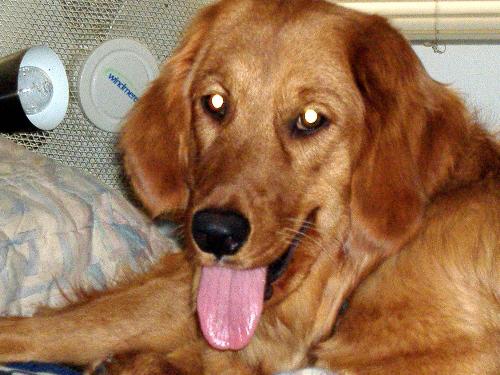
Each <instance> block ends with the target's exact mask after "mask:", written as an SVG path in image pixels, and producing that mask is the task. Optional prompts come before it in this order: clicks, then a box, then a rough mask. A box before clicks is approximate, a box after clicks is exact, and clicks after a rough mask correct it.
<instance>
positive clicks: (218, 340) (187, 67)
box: [0, 0, 500, 375]
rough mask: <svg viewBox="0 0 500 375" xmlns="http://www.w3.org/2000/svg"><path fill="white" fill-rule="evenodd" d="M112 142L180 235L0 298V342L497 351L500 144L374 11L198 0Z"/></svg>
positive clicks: (196, 353)
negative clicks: (91, 282) (112, 283)
mask: <svg viewBox="0 0 500 375" xmlns="http://www.w3.org/2000/svg"><path fill="white" fill-rule="evenodd" d="M120 147H121V150H122V151H123V159H124V165H125V168H126V171H127V173H128V175H129V176H130V180H131V185H132V186H133V188H134V190H135V192H136V193H137V196H138V197H139V199H140V200H141V202H142V203H143V205H144V207H145V209H146V210H147V211H148V212H149V213H150V214H151V216H153V217H156V216H159V215H162V214H165V213H170V214H171V215H174V216H175V217H178V218H183V220H184V223H185V225H184V233H185V247H186V251H185V252H183V253H181V254H173V255H165V256H164V257H163V258H162V259H161V260H160V261H159V262H158V264H156V265H155V267H154V268H153V269H152V270H151V271H149V272H148V273H146V274H145V275H143V276H138V277H134V278H132V279H131V280H128V281H124V282H123V283H122V284H120V285H118V286H117V287H115V288H112V289H111V290H108V291H105V292H96V293H92V294H91V295H90V296H88V297H87V298H85V299H83V300H82V301H80V302H79V303H76V304H71V305H69V306H68V307H66V308H63V309H61V310H56V311H48V312H43V313H41V314H40V315H37V316H36V317H33V318H9V319H7V318H5V319H1V320H0V360H1V361H25V360H41V361H57V362H66V363H75V364H81V365H85V364H92V363H99V362H100V361H103V362H102V363H101V364H100V365H98V366H94V367H95V368H96V369H97V370H96V373H103V372H105V373H108V374H149V375H152V374H187V375H191V374H192V375H194V374H210V375H212V374H213V375H221V374H231V375H236V374H237V375H250V374H266V375H267V374H272V373H274V372H278V371H289V370H294V369H299V368H301V367H305V366H317V367H322V368H326V369H330V370H332V371H336V372H337V373H339V374H416V373H418V374H498V373H500V352H499V350H500V302H499V299H500V272H499V267H500V256H499V236H500V179H499V170H500V168H499V167H500V153H499V144H498V141H496V140H495V139H494V138H493V137H492V136H489V135H488V134H487V133H486V132H485V131H484V130H482V129H481V127H480V126H479V125H478V124H477V122H476V121H475V119H474V118H473V116H471V115H470V114H469V112H467V110H466V109H465V108H464V105H463V104H462V101H461V100H460V99H459V98H458V97H457V96H456V95H455V94H454V93H453V92H452V91H451V90H450V89H448V88H447V87H445V86H443V85H441V84H439V83H437V82H435V81H433V80H432V79H431V78H430V77H429V76H428V75H427V73H426V72H425V71H424V69H423V67H422V65H421V64H420V62H419V60H418V59H417V57H416V56H415V54H414V52H413V51H412V49H411V47H410V46H409V45H408V43H407V41H406V40H405V39H404V38H403V37H402V36H401V35H400V34H399V33H398V32H397V31H395V30H394V29H393V28H392V27H391V26H389V24H388V23H387V22H386V20H384V19H383V18H381V17H378V16H371V15H365V14H361V13H358V12H354V11H349V10H346V9H344V8H341V7H339V6H336V5H333V4H330V3H327V2H325V1H321V0H317V1H310V0H294V1H278V0H260V1H259V0H254V1H250V0H225V1H220V2H218V3H216V4H214V5H211V6H209V7H207V8H206V9H204V10H203V11H202V12H201V13H200V15H199V16H198V17H197V18H196V19H195V20H194V22H193V23H192V25H191V27H190V28H189V29H188V31H187V32H186V35H185V37H184V39H183V41H182V43H181V44H180V46H179V48H178V50H177V51H176V52H175V54H174V55H173V56H172V57H171V58H170V59H169V61H168V62H167V63H166V64H165V66H164V67H163V69H162V72H161V74H160V76H159V78H158V79H157V80H156V81H154V82H153V83H152V85H151V87H150V88H149V90H148V91H147V93H146V94H145V95H143V97H142V98H141V99H140V100H139V102H138V103H137V105H136V106H135V108H134V109H133V111H132V113H131V114H130V116H129V118H128V120H127V122H126V124H125V128H124V131H123V135H122V138H121V142H120ZM347 299H349V303H345V301H347ZM341 306H344V308H343V309H341ZM339 311H341V313H340V314H339ZM91 368H92V367H91ZM89 371H92V370H89Z"/></svg>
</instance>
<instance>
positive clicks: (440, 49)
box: [424, 0, 446, 54]
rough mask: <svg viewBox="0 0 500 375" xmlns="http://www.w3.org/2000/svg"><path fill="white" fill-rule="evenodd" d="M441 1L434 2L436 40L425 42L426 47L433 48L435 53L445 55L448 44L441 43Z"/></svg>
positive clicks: (435, 0)
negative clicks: (439, 24) (439, 22)
mask: <svg viewBox="0 0 500 375" xmlns="http://www.w3.org/2000/svg"><path fill="white" fill-rule="evenodd" d="M438 21H439V0H434V40H432V41H429V42H425V43H424V46H426V47H431V48H432V50H433V51H434V53H439V54H443V53H445V52H446V44H444V43H441V42H440V41H439V27H438Z"/></svg>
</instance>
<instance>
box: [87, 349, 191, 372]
mask: <svg viewBox="0 0 500 375" xmlns="http://www.w3.org/2000/svg"><path fill="white" fill-rule="evenodd" d="M84 375H182V373H181V372H180V371H179V370H177V369H176V368H175V367H173V366H172V365H170V364H169V363H168V362H166V361H165V360H164V358H163V357H162V356H161V355H160V354H158V353H125V354H119V355H115V356H112V357H108V358H106V359H105V360H103V361H98V362H95V363H93V364H92V365H90V366H89V367H88V368H87V370H86V371H85V372H84Z"/></svg>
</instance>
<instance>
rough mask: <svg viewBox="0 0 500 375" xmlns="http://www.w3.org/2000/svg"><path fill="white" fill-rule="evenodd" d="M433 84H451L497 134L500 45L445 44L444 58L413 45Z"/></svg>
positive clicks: (499, 108)
mask: <svg viewBox="0 0 500 375" xmlns="http://www.w3.org/2000/svg"><path fill="white" fill-rule="evenodd" d="M413 47H414V50H415V52H416V53H417V55H418V56H419V57H420V59H421V60H422V62H423V64H424V65H425V67H426V68H427V71H428V72H429V74H430V75H431V76H432V77H433V78H434V79H436V80H437V81H440V82H443V83H446V84H451V87H453V88H455V89H456V90H458V91H459V92H460V93H461V94H462V95H463V96H464V97H465V99H466V101H467V103H468V104H469V107H470V108H471V109H475V110H477V111H478V114H479V118H480V119H481V120H482V121H483V123H485V125H486V126H487V127H488V128H489V129H491V130H493V131H494V132H500V44H476V45H474V44H449V45H447V46H446V52H445V53H444V54H437V53H434V52H433V50H432V48H429V47H425V46H423V45H414V46H413Z"/></svg>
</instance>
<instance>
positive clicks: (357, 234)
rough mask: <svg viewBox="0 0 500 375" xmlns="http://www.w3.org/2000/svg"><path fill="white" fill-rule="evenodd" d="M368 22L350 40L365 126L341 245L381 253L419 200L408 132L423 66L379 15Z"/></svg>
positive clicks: (411, 221) (408, 228)
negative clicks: (345, 236) (346, 232)
mask: <svg viewBox="0 0 500 375" xmlns="http://www.w3.org/2000/svg"><path fill="white" fill-rule="evenodd" d="M369 22H370V24H369V25H366V28H365V30H361V31H359V34H358V35H357V36H355V37H354V40H353V41H352V43H351V48H352V50H351V56H350V58H351V66H352V69H353V74H354V77H355V80H356V83H357V86H358V88H359V90H360V92H361V94H362V97H363V100H364V105H365V125H366V127H365V129H364V132H365V136H364V144H363V145H362V147H361V150H360V156H359V159H358V160H357V161H356V162H355V165H354V170H353V176H352V183H351V226H352V227H351V232H350V237H349V240H348V244H347V246H348V247H350V248H353V249H361V250H363V249H372V250H373V249H377V250H381V251H382V252H383V254H385V255H387V254H389V253H391V252H394V251H396V250H397V249H399V248H400V247H401V245H402V244H403V243H405V242H406V241H407V240H408V239H409V238H410V237H411V236H412V235H413V234H414V233H415V231H416V229H417V228H418V227H419V224H420V221H421V218H422V214H423V210H424V205H425V203H426V197H425V194H424V190H423V187H422V186H421V182H420V176H419V171H418V168H417V165H416V162H415V159H414V156H413V155H412V150H411V147H410V142H409V139H408V137H409V133H410V132H411V133H413V131H415V132H417V130H416V129H417V128H419V127H420V128H421V127H422V126H423V124H422V122H425V115H422V114H421V113H420V112H419V109H418V107H417V108H416V107H415V105H416V103H418V102H419V101H420V100H421V97H420V93H419V89H418V88H417V86H418V85H419V79H420V78H421V77H422V76H423V75H425V73H424V72H423V69H422V67H421V65H420V62H419V60H418V59H417V57H416V56H415V54H414V53H413V51H412V50H411V48H410V46H409V45H408V43H407V42H406V40H405V39H404V38H403V37H402V36H401V35H399V33H397V32H396V31H395V30H393V29H392V27H391V26H389V25H388V23H387V22H386V21H385V20H384V19H382V18H380V17H377V16H373V17H371V18H369ZM412 128H414V130H412Z"/></svg>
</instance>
